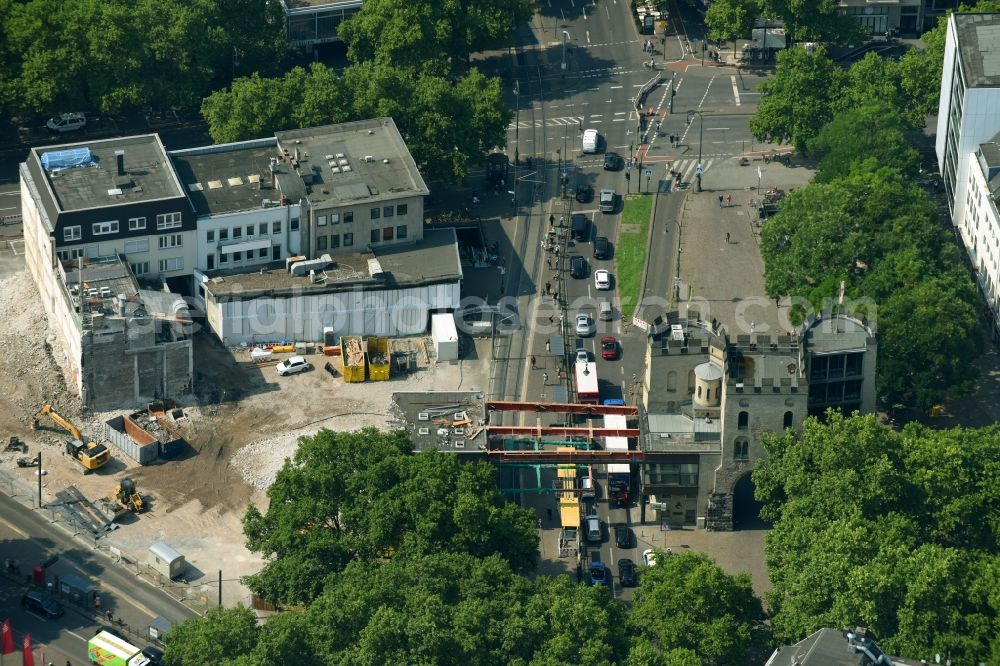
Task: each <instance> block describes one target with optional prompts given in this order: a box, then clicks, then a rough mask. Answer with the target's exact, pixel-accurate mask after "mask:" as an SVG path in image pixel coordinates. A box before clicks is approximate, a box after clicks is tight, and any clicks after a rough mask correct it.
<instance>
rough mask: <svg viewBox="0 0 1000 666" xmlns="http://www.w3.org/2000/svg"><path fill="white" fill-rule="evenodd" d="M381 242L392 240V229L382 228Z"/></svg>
mask: <svg viewBox="0 0 1000 666" xmlns="http://www.w3.org/2000/svg"><path fill="white" fill-rule="evenodd" d="M382 240H384V241H391V240H392V227H383V229H382Z"/></svg>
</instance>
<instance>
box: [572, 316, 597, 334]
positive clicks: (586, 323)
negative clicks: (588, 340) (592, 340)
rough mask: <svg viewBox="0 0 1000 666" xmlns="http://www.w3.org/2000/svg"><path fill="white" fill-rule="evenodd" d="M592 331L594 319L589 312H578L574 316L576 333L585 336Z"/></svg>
mask: <svg viewBox="0 0 1000 666" xmlns="http://www.w3.org/2000/svg"><path fill="white" fill-rule="evenodd" d="M593 333H594V320H593V319H591V318H590V315H589V314H578V315H577V316H576V334H577V335H580V336H583V337H587V336H588V335H593Z"/></svg>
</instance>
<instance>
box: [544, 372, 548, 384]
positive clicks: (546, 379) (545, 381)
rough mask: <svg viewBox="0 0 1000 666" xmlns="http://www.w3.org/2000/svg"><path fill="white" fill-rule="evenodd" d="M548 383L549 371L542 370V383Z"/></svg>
mask: <svg viewBox="0 0 1000 666" xmlns="http://www.w3.org/2000/svg"><path fill="white" fill-rule="evenodd" d="M548 383H549V373H547V372H543V373H542V384H545V385H548Z"/></svg>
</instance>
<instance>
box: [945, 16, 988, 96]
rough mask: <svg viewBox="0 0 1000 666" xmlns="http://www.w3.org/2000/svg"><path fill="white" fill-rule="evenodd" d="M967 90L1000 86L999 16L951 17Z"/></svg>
mask: <svg viewBox="0 0 1000 666" xmlns="http://www.w3.org/2000/svg"><path fill="white" fill-rule="evenodd" d="M951 18H952V20H953V21H955V30H956V34H957V35H958V52H959V56H960V58H961V61H962V71H963V72H964V74H965V85H966V87H967V88H996V87H1000V14H996V13H994V14H959V13H955V14H952V15H951Z"/></svg>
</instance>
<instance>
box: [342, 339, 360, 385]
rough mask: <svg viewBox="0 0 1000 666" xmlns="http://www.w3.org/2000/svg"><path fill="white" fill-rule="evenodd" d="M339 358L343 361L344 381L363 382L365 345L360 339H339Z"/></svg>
mask: <svg viewBox="0 0 1000 666" xmlns="http://www.w3.org/2000/svg"><path fill="white" fill-rule="evenodd" d="M340 356H341V358H343V359H344V381H345V382H363V381H365V343H364V341H363V340H362V339H361V338H355V337H343V338H341V339H340Z"/></svg>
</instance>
